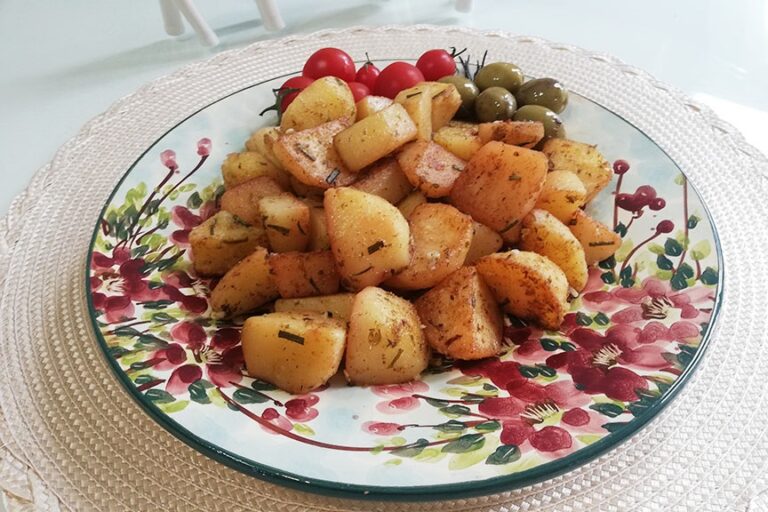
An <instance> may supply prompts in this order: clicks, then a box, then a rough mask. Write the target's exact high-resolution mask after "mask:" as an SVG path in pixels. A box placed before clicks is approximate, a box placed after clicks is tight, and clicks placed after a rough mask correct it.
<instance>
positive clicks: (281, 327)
mask: <svg viewBox="0 0 768 512" xmlns="http://www.w3.org/2000/svg"><path fill="white" fill-rule="evenodd" d="M344 334H345V325H344V323H343V322H341V321H339V320H335V319H332V318H328V317H327V316H325V315H323V314H322V313H286V312H281V313H269V314H266V315H261V316H253V317H251V318H249V319H248V320H246V321H245V324H244V325H243V331H242V335H241V339H242V346H243V357H244V358H245V367H246V369H247V371H248V375H250V376H251V377H255V378H257V379H262V380H265V381H267V382H270V383H272V384H274V385H275V386H277V387H279V388H280V389H283V390H285V391H288V392H289V393H294V394H302V393H307V392H309V391H312V390H313V389H315V388H317V387H319V386H322V385H323V384H325V383H326V382H327V381H328V379H330V378H331V377H333V375H334V374H335V373H336V372H337V371H338V369H339V365H340V364H341V358H342V356H343V355H344Z"/></svg>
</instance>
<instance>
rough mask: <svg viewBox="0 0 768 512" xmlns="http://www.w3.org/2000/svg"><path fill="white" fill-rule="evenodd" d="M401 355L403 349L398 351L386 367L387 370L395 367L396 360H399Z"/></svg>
mask: <svg viewBox="0 0 768 512" xmlns="http://www.w3.org/2000/svg"><path fill="white" fill-rule="evenodd" d="M401 355H403V349H398V350H397V354H395V357H393V358H392V361H391V362H390V363H389V366H387V368H392V367H393V366H395V363H396V362H397V360H398V359H400V356H401Z"/></svg>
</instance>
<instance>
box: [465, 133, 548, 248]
mask: <svg viewBox="0 0 768 512" xmlns="http://www.w3.org/2000/svg"><path fill="white" fill-rule="evenodd" d="M546 175H547V158H546V157H545V156H544V155H543V154H542V153H539V152H538V151H533V150H531V149H525V148H520V147H517V146H510V145H509V144H504V143H503V142H499V141H491V142H489V143H488V144H486V145H485V146H483V147H482V148H481V149H480V150H479V151H478V152H477V153H475V156H473V157H472V159H471V160H470V161H469V162H468V164H467V167H466V169H465V170H464V172H462V173H461V174H460V175H459V177H458V179H457V180H456V183H455V184H454V186H453V189H452V190H451V203H452V204H453V205H454V206H456V207H457V208H458V209H459V210H461V211H462V212H464V213H467V214H469V215H471V216H472V218H473V219H475V220H476V221H478V222H481V223H483V224H485V225H486V226H488V227H489V228H491V229H493V230H494V231H496V232H498V233H499V234H500V235H501V236H502V238H504V240H505V241H507V242H515V241H516V240H517V235H518V234H519V232H518V231H517V230H518V229H519V226H518V224H519V223H520V221H521V220H522V218H523V217H524V216H525V215H526V214H527V213H528V212H529V211H531V210H532V209H533V206H534V205H535V204H536V200H537V199H538V197H539V194H540V193H541V189H542V187H543V186H544V180H545V178H546Z"/></svg>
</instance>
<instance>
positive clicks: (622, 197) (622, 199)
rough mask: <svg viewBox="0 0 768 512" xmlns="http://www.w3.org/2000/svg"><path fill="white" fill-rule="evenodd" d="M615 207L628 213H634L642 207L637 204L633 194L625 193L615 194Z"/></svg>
mask: <svg viewBox="0 0 768 512" xmlns="http://www.w3.org/2000/svg"><path fill="white" fill-rule="evenodd" d="M616 206H618V207H619V208H621V209H622V210H626V211H628V212H634V211H637V210H639V209H640V208H642V205H639V204H638V201H637V198H636V197H635V196H634V195H633V194H627V193H625V192H621V193H619V194H616Z"/></svg>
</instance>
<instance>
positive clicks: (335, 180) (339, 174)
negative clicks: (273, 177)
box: [274, 118, 357, 189]
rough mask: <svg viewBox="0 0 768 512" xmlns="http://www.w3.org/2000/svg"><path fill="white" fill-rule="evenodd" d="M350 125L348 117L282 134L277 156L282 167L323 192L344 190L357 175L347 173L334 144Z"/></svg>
mask: <svg viewBox="0 0 768 512" xmlns="http://www.w3.org/2000/svg"><path fill="white" fill-rule="evenodd" d="M347 126H349V120H348V119H347V118H343V119H337V120H335V121H330V122H328V123H325V124H321V125H320V126H316V127H314V128H310V129H307V130H303V131H300V132H291V133H285V134H283V135H281V136H280V137H279V138H278V139H277V142H275V145H274V149H275V156H276V157H277V159H278V160H279V161H280V163H281V164H282V166H283V168H284V169H285V170H286V171H288V172H289V173H291V175H293V177H294V178H296V179H297V180H299V181H300V182H301V183H303V184H305V185H309V186H311V187H319V188H322V189H326V188H331V187H345V186H347V185H349V184H351V183H353V182H354V181H355V180H356V179H357V176H356V175H355V174H353V173H350V172H348V171H347V168H346V167H345V166H344V163H343V162H342V161H341V159H340V158H339V154H338V153H337V152H336V148H335V147H334V145H333V137H334V136H335V135H336V134H338V133H339V132H341V131H342V130H344V129H345V128H346V127H347Z"/></svg>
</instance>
